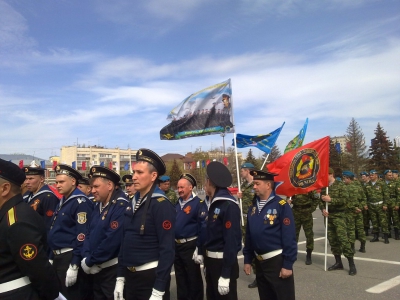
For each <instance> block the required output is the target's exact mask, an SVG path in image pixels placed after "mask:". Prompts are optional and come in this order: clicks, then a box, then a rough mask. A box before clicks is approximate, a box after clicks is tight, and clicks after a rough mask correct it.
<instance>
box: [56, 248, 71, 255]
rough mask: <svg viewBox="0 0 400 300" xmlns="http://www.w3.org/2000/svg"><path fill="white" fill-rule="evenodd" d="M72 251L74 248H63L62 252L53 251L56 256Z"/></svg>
mask: <svg viewBox="0 0 400 300" xmlns="http://www.w3.org/2000/svg"><path fill="white" fill-rule="evenodd" d="M72 250H74V248H62V249H60V250H53V253H54V254H55V255H60V254H63V253H66V252H69V251H72Z"/></svg>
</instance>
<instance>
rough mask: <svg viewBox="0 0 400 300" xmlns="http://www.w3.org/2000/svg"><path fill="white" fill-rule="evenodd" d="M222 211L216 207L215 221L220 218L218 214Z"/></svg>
mask: <svg viewBox="0 0 400 300" xmlns="http://www.w3.org/2000/svg"><path fill="white" fill-rule="evenodd" d="M220 211H221V210H220V209H219V208H216V209H215V210H214V216H213V222H214V221H215V220H216V219H217V218H218V215H219V213H220Z"/></svg>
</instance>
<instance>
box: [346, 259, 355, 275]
mask: <svg viewBox="0 0 400 300" xmlns="http://www.w3.org/2000/svg"><path fill="white" fill-rule="evenodd" d="M347 260H348V261H349V268H350V270H349V275H351V276H354V275H356V274H357V269H356V265H355V264H354V258H353V257H348V258H347Z"/></svg>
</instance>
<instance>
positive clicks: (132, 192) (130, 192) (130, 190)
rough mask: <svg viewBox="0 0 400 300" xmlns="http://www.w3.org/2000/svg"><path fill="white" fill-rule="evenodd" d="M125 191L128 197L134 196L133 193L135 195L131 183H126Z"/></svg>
mask: <svg viewBox="0 0 400 300" xmlns="http://www.w3.org/2000/svg"><path fill="white" fill-rule="evenodd" d="M125 190H126V192H127V193H128V195H129V196H132V195H135V193H136V191H135V186H134V185H133V183H126V184H125Z"/></svg>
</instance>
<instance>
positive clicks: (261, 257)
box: [254, 249, 282, 260]
mask: <svg viewBox="0 0 400 300" xmlns="http://www.w3.org/2000/svg"><path fill="white" fill-rule="evenodd" d="M254 253H255V255H256V258H257V259H258V260H266V259H268V258H271V257H274V256H277V255H279V254H281V253H282V249H278V250H274V251H271V252H268V253H264V254H257V253H256V252H254Z"/></svg>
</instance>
